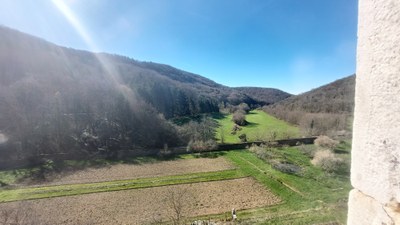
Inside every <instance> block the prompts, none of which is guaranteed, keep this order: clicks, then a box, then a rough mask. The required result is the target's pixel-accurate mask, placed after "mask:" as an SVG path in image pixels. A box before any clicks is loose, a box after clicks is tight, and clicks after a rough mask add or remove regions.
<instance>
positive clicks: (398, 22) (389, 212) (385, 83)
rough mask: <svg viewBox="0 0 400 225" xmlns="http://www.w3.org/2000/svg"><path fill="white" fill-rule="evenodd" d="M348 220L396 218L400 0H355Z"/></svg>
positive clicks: (399, 206)
mask: <svg viewBox="0 0 400 225" xmlns="http://www.w3.org/2000/svg"><path fill="white" fill-rule="evenodd" d="M356 74H357V77H356V97H355V112H354V114H355V117H354V126H353V149H352V165H351V183H352V185H353V187H354V189H353V190H352V191H351V192H350V196H349V213H348V224H379V225H381V224H400V0H359V22H358V46H357V72H356Z"/></svg>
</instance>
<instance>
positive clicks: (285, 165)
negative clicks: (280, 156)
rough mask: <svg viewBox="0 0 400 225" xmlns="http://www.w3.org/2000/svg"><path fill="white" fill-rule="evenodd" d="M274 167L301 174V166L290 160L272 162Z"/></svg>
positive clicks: (285, 171) (289, 172)
mask: <svg viewBox="0 0 400 225" xmlns="http://www.w3.org/2000/svg"><path fill="white" fill-rule="evenodd" d="M272 168H274V169H276V170H278V171H280V172H282V173H288V174H299V173H300V172H301V167H300V166H298V165H295V164H292V163H289V162H274V163H272Z"/></svg>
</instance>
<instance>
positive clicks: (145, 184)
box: [0, 169, 246, 203]
mask: <svg viewBox="0 0 400 225" xmlns="http://www.w3.org/2000/svg"><path fill="white" fill-rule="evenodd" d="M245 176H246V175H245V174H244V173H242V172H241V171H240V170H236V169H235V170H223V171H214V172H206V173H192V174H183V175H175V176H165V177H152V178H140V179H131V180H116V181H107V182H98V183H87V184H69V185H57V186H46V187H32V188H20V189H10V190H0V203H2V202H12V201H21V200H31V199H41V198H52V197H60V196H71V195H80V194H89V193H97V192H108V191H121V190H128V189H138V188H150V187H159V186H165V185H174V184H188V183H199V182H207V181H218V180H228V179H235V178H241V177H245Z"/></svg>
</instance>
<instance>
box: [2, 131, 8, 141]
mask: <svg viewBox="0 0 400 225" xmlns="http://www.w3.org/2000/svg"><path fill="white" fill-rule="evenodd" d="M7 141H8V137H7V136H6V135H5V134H3V133H1V132H0V144H4V143H6V142H7Z"/></svg>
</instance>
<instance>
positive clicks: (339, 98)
mask: <svg viewBox="0 0 400 225" xmlns="http://www.w3.org/2000/svg"><path fill="white" fill-rule="evenodd" d="M354 92H355V75H352V76H349V77H346V78H343V79H340V80H337V81H334V82H332V83H330V84H327V85H324V86H322V87H319V88H316V89H313V90H311V91H308V92H305V93H303V94H300V95H296V96H292V97H290V98H287V99H285V100H282V101H280V102H277V103H275V104H272V105H269V106H266V107H264V110H265V111H266V112H268V113H270V114H272V115H274V116H276V117H278V118H279V119H283V120H285V121H287V122H289V123H292V124H297V125H300V127H301V128H302V130H303V132H304V133H306V134H311V135H318V134H327V133H328V132H330V131H332V130H335V131H338V130H346V129H348V119H349V118H351V116H352V114H353V109H354Z"/></svg>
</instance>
